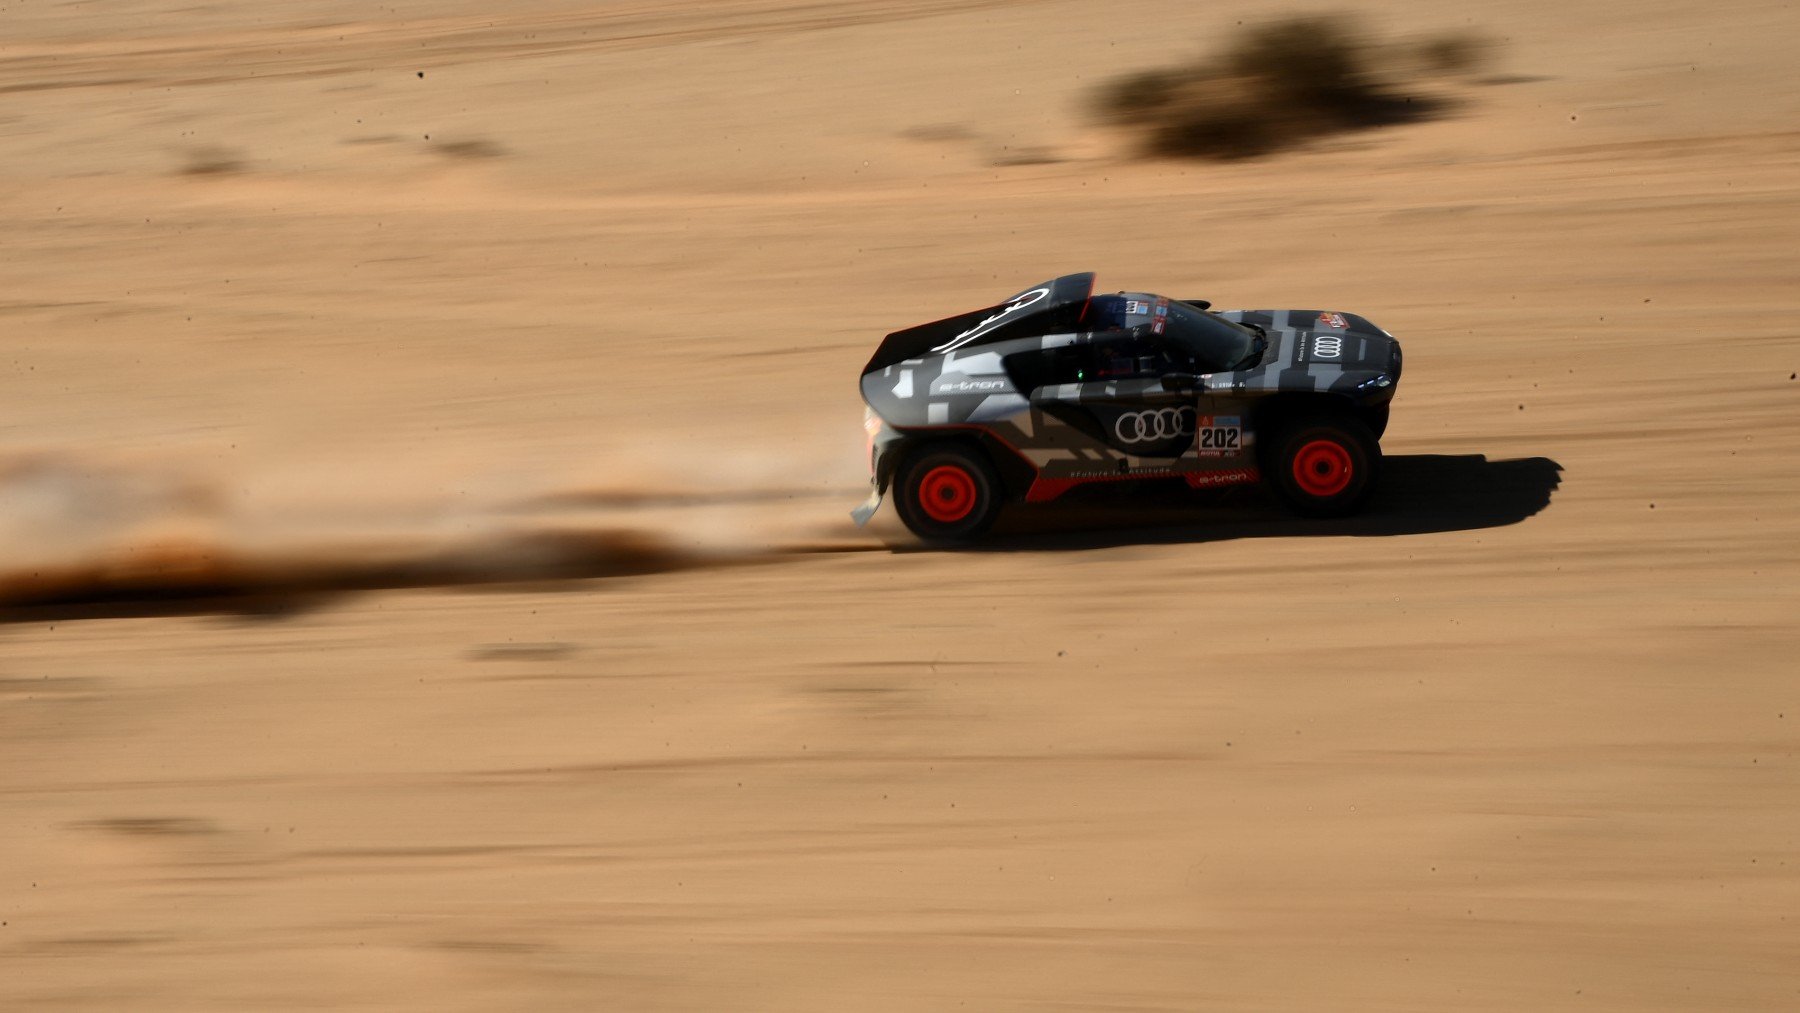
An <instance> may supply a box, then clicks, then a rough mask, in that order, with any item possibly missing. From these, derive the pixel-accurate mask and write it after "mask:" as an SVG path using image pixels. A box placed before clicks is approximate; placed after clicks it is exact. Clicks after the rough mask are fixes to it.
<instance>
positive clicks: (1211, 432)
mask: <svg viewBox="0 0 1800 1013" xmlns="http://www.w3.org/2000/svg"><path fill="white" fill-rule="evenodd" d="M1243 449H1244V427H1243V422H1242V417H1241V416H1238V415H1217V416H1214V415H1202V416H1201V417H1200V419H1199V422H1198V425H1197V426H1196V427H1195V433H1194V451H1195V453H1196V454H1198V455H1199V456H1201V457H1224V456H1226V455H1228V454H1235V453H1238V452H1239V451H1241V450H1243Z"/></svg>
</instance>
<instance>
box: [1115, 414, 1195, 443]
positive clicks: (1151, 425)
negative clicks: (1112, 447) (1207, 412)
mask: <svg viewBox="0 0 1800 1013" xmlns="http://www.w3.org/2000/svg"><path fill="white" fill-rule="evenodd" d="M1194 416H1195V412H1194V409H1192V408H1152V409H1149V410H1148V411H1141V412H1126V413H1125V414H1123V415H1121V416H1119V420H1118V421H1117V422H1114V423H1113V435H1115V436H1117V437H1118V438H1119V442H1120V443H1155V442H1157V441H1159V440H1172V439H1174V438H1175V437H1177V436H1192V435H1194Z"/></svg>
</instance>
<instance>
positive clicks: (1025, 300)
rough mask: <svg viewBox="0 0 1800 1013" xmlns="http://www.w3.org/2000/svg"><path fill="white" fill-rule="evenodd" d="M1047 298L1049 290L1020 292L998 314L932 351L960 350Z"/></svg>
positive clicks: (1035, 289)
mask: <svg viewBox="0 0 1800 1013" xmlns="http://www.w3.org/2000/svg"><path fill="white" fill-rule="evenodd" d="M1048 298H1050V290H1049V289H1047V288H1034V289H1032V290H1031V291H1029V292H1022V293H1020V294H1019V295H1018V296H1017V297H1016V298H1014V299H1013V301H1012V302H1009V303H1007V304H1006V305H1005V306H1002V307H1000V312H998V313H996V314H994V315H993V316H991V317H988V318H987V319H986V320H983V321H982V322H981V323H978V324H976V325H975V326H973V327H971V328H969V329H968V330H966V331H964V332H962V333H961V334H958V335H957V336H956V337H954V338H951V339H950V340H949V341H946V342H944V343H943V344H941V345H939V346H937V347H936V348H934V349H932V351H934V352H949V351H953V350H955V349H958V348H961V347H962V346H964V345H966V344H968V343H969V342H971V341H974V340H975V339H976V338H979V337H981V336H982V335H983V334H986V333H987V332H989V331H991V330H993V329H994V328H995V327H997V326H999V325H1000V324H1001V323H1003V322H1005V321H1006V320H1007V319H1009V318H1011V317H1013V316H1016V315H1017V314H1018V313H1019V311H1021V310H1025V309H1029V308H1030V307H1032V306H1036V305H1037V304H1038V303H1041V302H1043V301H1044V300H1045V299H1048Z"/></svg>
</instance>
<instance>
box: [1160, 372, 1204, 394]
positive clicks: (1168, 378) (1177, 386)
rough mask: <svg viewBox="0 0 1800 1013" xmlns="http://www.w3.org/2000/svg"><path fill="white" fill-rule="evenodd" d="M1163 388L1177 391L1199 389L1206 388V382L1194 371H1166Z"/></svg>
mask: <svg viewBox="0 0 1800 1013" xmlns="http://www.w3.org/2000/svg"><path fill="white" fill-rule="evenodd" d="M1162 389H1163V390H1168V391H1176V392H1184V391H1199V390H1205V389H1206V384H1205V382H1204V381H1202V380H1201V379H1200V378H1199V377H1198V376H1196V375H1194V374H1193V373H1164V374H1163V378H1162Z"/></svg>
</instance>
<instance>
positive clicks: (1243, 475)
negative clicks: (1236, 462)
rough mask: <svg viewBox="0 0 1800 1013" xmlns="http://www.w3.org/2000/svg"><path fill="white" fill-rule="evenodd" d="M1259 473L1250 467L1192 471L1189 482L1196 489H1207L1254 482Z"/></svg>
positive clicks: (1189, 473) (1188, 476) (1189, 474)
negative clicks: (1229, 469)
mask: <svg viewBox="0 0 1800 1013" xmlns="http://www.w3.org/2000/svg"><path fill="white" fill-rule="evenodd" d="M1256 479H1257V473H1256V472H1255V471H1254V470H1252V469H1250V468H1234V469H1232V470H1231V471H1190V472H1188V474H1187V484H1188V485H1189V486H1192V487H1193V488H1195V489H1205V488H1208V487H1210V486H1215V485H1241V484H1243V483H1245V482H1254V481H1256Z"/></svg>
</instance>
